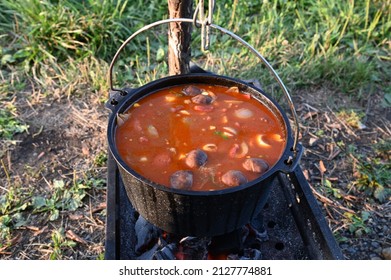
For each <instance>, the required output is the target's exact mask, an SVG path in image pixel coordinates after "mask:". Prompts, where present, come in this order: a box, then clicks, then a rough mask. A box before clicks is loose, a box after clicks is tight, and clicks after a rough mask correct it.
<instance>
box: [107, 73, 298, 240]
mask: <svg viewBox="0 0 391 280" xmlns="http://www.w3.org/2000/svg"><path fill="white" fill-rule="evenodd" d="M197 83H202V84H211V85H222V86H227V87H233V86H237V87H238V88H239V89H240V90H241V91H242V92H247V93H250V94H251V95H252V96H253V97H254V98H256V99H258V100H259V102H262V103H263V104H264V105H266V106H267V107H268V108H269V109H270V110H271V111H272V112H273V113H274V115H275V116H276V117H277V119H278V120H279V121H280V122H281V125H282V126H283V127H284V128H285V139H286V146H285V149H284V151H283V153H282V155H281V157H280V158H279V160H278V161H277V163H276V164H275V165H274V166H272V167H271V168H270V169H269V170H268V171H267V172H266V173H264V174H263V175H262V176H261V177H259V178H257V179H256V180H253V181H250V182H248V183H246V184H244V185H241V186H238V187H233V188H228V189H224V190H217V191H188V190H179V189H171V188H168V187H165V186H163V185H160V184H157V183H154V182H152V181H150V180H148V179H146V178H144V177H143V176H141V175H140V174H138V173H137V172H135V171H134V170H132V169H131V168H130V167H129V166H127V165H126V163H125V162H124V161H123V159H122V158H121V157H120V155H119V153H118V151H117V147H116V144H115V143H116V142H115V130H116V127H117V122H116V116H117V114H121V113H124V112H125V111H126V110H127V109H128V108H129V107H130V106H131V105H132V104H134V103H135V102H137V101H139V100H140V99H141V98H143V97H145V96H147V95H149V94H153V93H154V92H155V91H158V90H161V89H163V88H166V87H171V86H175V85H187V84H197ZM108 107H109V108H110V109H111V111H112V113H111V116H110V118H109V123H108V134H107V137H108V144H109V149H110V152H111V153H112V155H113V157H114V159H115V160H116V162H117V165H118V167H119V171H120V174H121V177H122V180H123V183H124V185H125V188H126V192H127V195H128V197H129V199H130V201H131V203H132V205H133V207H134V208H135V209H136V211H138V212H139V213H140V214H141V215H142V216H143V217H144V218H145V219H146V220H148V221H149V222H151V223H152V224H154V225H156V226H157V227H159V228H161V229H163V230H165V231H167V232H170V233H176V234H179V235H182V236H217V235H222V234H226V233H229V232H232V231H234V230H236V229H238V228H240V227H242V226H243V225H245V224H247V223H249V222H250V221H251V220H252V219H253V218H254V217H256V216H257V214H259V212H260V210H261V209H262V208H263V206H264V205H265V203H266V201H267V199H268V196H269V193H270V190H271V187H272V181H273V179H274V178H275V177H276V175H277V174H278V172H289V171H291V170H293V168H294V167H295V166H296V165H297V163H298V161H299V156H296V157H295V160H294V161H293V162H290V163H288V162H289V161H290V160H289V158H290V159H291V158H294V156H293V152H292V145H293V139H292V136H291V128H290V125H289V121H288V118H287V116H286V114H285V113H284V111H283V110H282V109H281V107H280V106H279V105H278V104H277V103H276V102H275V101H274V100H273V99H272V98H271V97H269V96H267V95H266V94H265V93H264V92H262V91H261V90H260V89H258V88H256V87H254V86H252V85H250V84H247V83H245V82H243V81H240V80H236V79H233V78H229V77H224V76H218V75H214V74H208V73H202V74H187V75H179V76H170V77H166V78H163V79H159V80H156V81H153V82H151V83H148V84H146V85H144V86H142V87H140V88H137V89H132V90H124V91H122V92H121V93H118V92H117V93H116V94H114V95H113V96H112V98H111V100H109V102H108ZM300 149H301V147H300ZM156 172H159V170H156ZM270 203H273V202H272V201H271V202H270Z"/></svg>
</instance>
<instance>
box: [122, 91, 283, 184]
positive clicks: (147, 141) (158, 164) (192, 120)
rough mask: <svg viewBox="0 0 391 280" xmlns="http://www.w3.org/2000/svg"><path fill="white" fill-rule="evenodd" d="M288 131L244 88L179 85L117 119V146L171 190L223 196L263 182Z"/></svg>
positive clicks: (138, 169) (148, 175)
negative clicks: (226, 191)
mask: <svg viewBox="0 0 391 280" xmlns="http://www.w3.org/2000/svg"><path fill="white" fill-rule="evenodd" d="M285 135H286V132H285V128H284V126H283V124H281V122H280V121H279V120H278V119H277V117H276V116H275V115H274V114H273V113H272V112H271V111H270V110H269V109H268V108H267V107H266V106H265V105H263V104H262V103H261V102H260V101H258V100H256V99H255V98H253V97H252V96H250V95H249V94H246V93H242V92H240V91H239V89H238V88H237V87H231V88H228V87H224V86H211V85H204V84H196V85H188V86H174V87H170V88H166V89H163V90H161V91H158V92H155V93H153V94H150V95H148V96H146V97H144V98H142V99H141V100H140V101H139V102H137V103H135V104H133V105H132V106H131V107H130V108H129V109H128V110H127V111H126V112H125V113H124V114H120V115H118V117H117V130H116V146H117V148H118V151H119V154H120V155H121V158H122V159H123V160H124V161H125V162H126V163H127V164H128V165H129V167H131V168H132V169H134V170H135V171H136V172H138V173H139V174H140V175H142V176H144V177H145V178H148V179H149V180H151V181H154V182H157V183H159V184H162V185H164V186H167V187H172V188H178V189H187V190H194V191H207V190H219V189H223V188H228V187H234V186H238V185H241V184H244V183H246V182H249V181H251V180H254V179H256V178H257V177H259V176H261V175H262V174H263V173H264V172H266V171H267V170H268V169H269V168H271V167H272V166H273V165H274V164H275V163H276V162H277V160H278V159H279V158H280V157H281V154H282V152H283V150H284V148H285V145H286V143H285V142H286V140H285V138H286V137H285Z"/></svg>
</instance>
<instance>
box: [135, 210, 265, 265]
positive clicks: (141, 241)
mask: <svg viewBox="0 0 391 280" xmlns="http://www.w3.org/2000/svg"><path fill="white" fill-rule="evenodd" d="M135 233H136V239H137V244H136V246H135V251H136V253H137V259H140V260H150V259H152V260H226V259H230V260H259V259H262V253H261V251H260V247H261V243H262V242H263V241H266V240H267V239H268V237H267V232H266V231H265V230H263V231H259V230H258V229H256V228H255V227H254V226H253V225H251V224H248V225H246V226H243V227H242V228H240V229H238V230H236V231H234V232H231V233H229V234H225V235H221V236H216V237H192V236H185V237H181V236H178V235H175V234H170V233H167V232H164V231H162V230H161V229H159V228H158V227H156V226H154V225H152V224H151V223H149V222H148V221H147V220H145V219H144V218H143V217H142V216H139V217H138V219H137V221H136V223H135Z"/></svg>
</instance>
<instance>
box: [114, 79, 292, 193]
mask: <svg viewBox="0 0 391 280" xmlns="http://www.w3.org/2000/svg"><path fill="white" fill-rule="evenodd" d="M208 80H213V82H214V83H213V84H215V85H223V86H227V84H229V86H240V88H241V90H242V89H243V88H245V89H246V90H244V91H249V92H250V93H251V92H256V93H257V94H258V95H261V96H262V100H263V101H264V100H266V101H267V102H268V103H269V104H265V105H266V106H267V107H269V109H270V105H271V106H273V107H274V108H273V110H272V112H273V114H275V115H276V111H277V112H278V114H279V116H277V118H278V119H279V120H281V122H282V125H283V127H284V129H285V139H286V142H285V148H284V150H283V152H282V154H281V155H280V158H279V159H278V160H277V162H276V163H275V164H274V165H273V166H272V167H271V168H270V169H269V170H268V171H266V172H265V173H264V174H262V175H261V176H260V177H258V178H256V179H254V180H252V181H249V182H247V183H246V184H242V185H239V186H236V187H229V188H224V189H221V190H210V191H192V190H182V189H174V188H170V187H167V186H164V185H161V184H158V183H156V182H154V181H151V180H149V179H148V178H145V177H144V176H142V175H141V174H139V173H138V172H136V171H135V170H133V169H132V168H130V167H129V166H128V165H127V164H126V163H125V161H124V160H123V159H122V158H121V156H120V155H119V153H118V150H117V147H116V144H115V130H116V125H117V123H116V116H117V114H118V113H123V112H124V111H126V110H127V109H128V108H129V107H130V106H131V105H132V104H134V103H136V102H137V101H138V100H140V99H141V98H143V97H145V96H146V95H149V94H153V93H154V92H156V91H158V90H160V89H163V88H167V87H172V86H175V85H179V84H197V83H204V84H208ZM209 83H210V82H209ZM254 97H255V98H257V96H254ZM258 97H259V96H258ZM257 99H258V100H259V98H257ZM260 102H262V101H260ZM262 103H264V102H262ZM107 138H108V144H109V150H110V152H111V154H112V155H113V157H114V159H115V161H116V162H117V165H118V166H119V167H121V168H122V169H123V171H125V172H127V173H129V174H130V175H132V176H133V177H134V178H136V179H138V180H140V181H142V182H143V183H145V184H146V185H147V186H149V187H152V188H156V189H158V190H161V191H164V192H169V193H174V194H178V195H186V196H211V195H223V194H228V193H233V192H240V191H242V190H244V189H247V188H249V187H252V186H254V185H257V184H260V183H262V182H263V181H265V180H266V179H268V178H269V177H271V176H274V175H275V174H276V173H278V172H281V171H283V170H284V168H283V167H285V168H286V164H285V162H286V160H287V159H288V157H289V156H290V155H291V154H292V151H291V146H292V143H293V139H292V137H291V128H290V125H289V121H288V118H287V116H286V114H285V112H284V110H283V109H282V108H281V107H280V105H279V104H278V103H277V102H276V101H275V100H274V99H273V98H272V97H270V96H268V95H267V94H265V93H264V92H263V91H262V90H261V89H259V88H256V87H255V86H253V85H251V84H248V83H245V82H243V81H241V80H237V79H234V78H230V77H226V76H220V75H215V74H209V73H202V74H199V73H196V74H185V75H177V76H169V77H166V78H161V79H158V80H155V81H153V82H151V83H148V84H146V85H144V86H142V87H140V88H138V89H135V90H134V91H132V93H131V94H128V95H127V96H125V97H124V100H122V101H121V102H120V103H119V104H118V105H116V107H115V108H114V110H113V111H112V113H111V115H110V118H109V122H108V129H107Z"/></svg>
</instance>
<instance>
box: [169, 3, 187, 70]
mask: <svg viewBox="0 0 391 280" xmlns="http://www.w3.org/2000/svg"><path fill="white" fill-rule="evenodd" d="M192 8H193V0H168V10H169V16H170V18H191V17H192ZM191 30H192V24H191V23H184V22H172V23H170V26H169V32H168V68H169V74H170V75H179V74H186V73H189V72H190V67H189V63H190V57H191V50H190V43H191Z"/></svg>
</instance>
